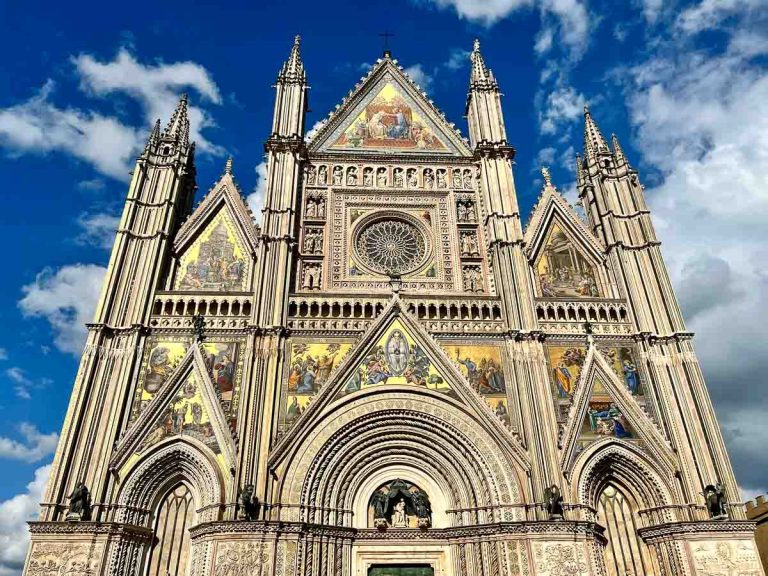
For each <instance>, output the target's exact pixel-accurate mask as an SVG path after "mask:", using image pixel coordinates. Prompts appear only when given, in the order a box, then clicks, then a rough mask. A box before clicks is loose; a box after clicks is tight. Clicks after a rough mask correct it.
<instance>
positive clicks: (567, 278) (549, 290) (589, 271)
mask: <svg viewBox="0 0 768 576" xmlns="http://www.w3.org/2000/svg"><path fill="white" fill-rule="evenodd" d="M536 270H537V272H538V278H539V289H540V290H541V294H542V296H544V297H555V298H561V297H566V298H574V297H576V298H579V297H588V298H594V297H598V296H600V295H601V292H600V289H599V287H598V283H597V279H596V276H595V270H594V266H593V265H592V264H591V263H590V262H589V261H588V260H587V259H586V258H585V257H584V256H583V255H582V253H581V252H580V250H579V249H578V248H577V247H576V246H575V245H574V243H573V242H572V241H571V240H570V239H569V238H568V236H567V235H566V234H565V233H564V232H563V230H562V228H560V226H559V225H557V224H555V225H553V226H552V230H551V231H550V233H549V236H548V237H547V241H546V244H545V246H544V248H543V253H542V255H541V256H540V257H539V260H538V263H537V265H536Z"/></svg>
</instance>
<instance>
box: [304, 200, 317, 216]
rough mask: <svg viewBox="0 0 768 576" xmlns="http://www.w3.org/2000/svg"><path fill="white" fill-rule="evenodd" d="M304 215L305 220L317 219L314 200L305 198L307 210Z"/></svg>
mask: <svg viewBox="0 0 768 576" xmlns="http://www.w3.org/2000/svg"><path fill="white" fill-rule="evenodd" d="M304 215H305V216H306V217H307V218H316V217H317V203H316V202H315V200H314V198H307V209H306V210H305V211H304Z"/></svg>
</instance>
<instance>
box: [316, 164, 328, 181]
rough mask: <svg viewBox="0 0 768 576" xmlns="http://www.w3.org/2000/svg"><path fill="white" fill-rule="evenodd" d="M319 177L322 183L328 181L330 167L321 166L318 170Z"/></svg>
mask: <svg viewBox="0 0 768 576" xmlns="http://www.w3.org/2000/svg"><path fill="white" fill-rule="evenodd" d="M317 178H318V181H319V182H320V184H325V183H326V182H327V181H328V168H326V167H325V166H320V169H319V170H318V171H317Z"/></svg>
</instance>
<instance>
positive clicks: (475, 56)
mask: <svg viewBox="0 0 768 576" xmlns="http://www.w3.org/2000/svg"><path fill="white" fill-rule="evenodd" d="M470 59H471V60H472V75H471V76H470V80H469V82H470V85H474V86H483V87H491V88H495V87H497V85H496V78H494V76H493V72H491V71H490V70H489V69H488V67H487V66H486V65H485V60H483V55H482V53H481V52H480V40H479V39H477V38H475V41H474V43H473V45H472V54H471V55H470Z"/></svg>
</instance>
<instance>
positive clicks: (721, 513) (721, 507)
mask: <svg viewBox="0 0 768 576" xmlns="http://www.w3.org/2000/svg"><path fill="white" fill-rule="evenodd" d="M703 494H704V500H705V501H706V503H707V511H708V512H709V518H710V519H711V520H723V519H725V518H728V513H727V512H726V511H725V490H724V489H723V485H722V484H720V483H719V482H718V483H716V484H715V485H714V486H712V484H708V485H707V486H705V487H704V493H703Z"/></svg>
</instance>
